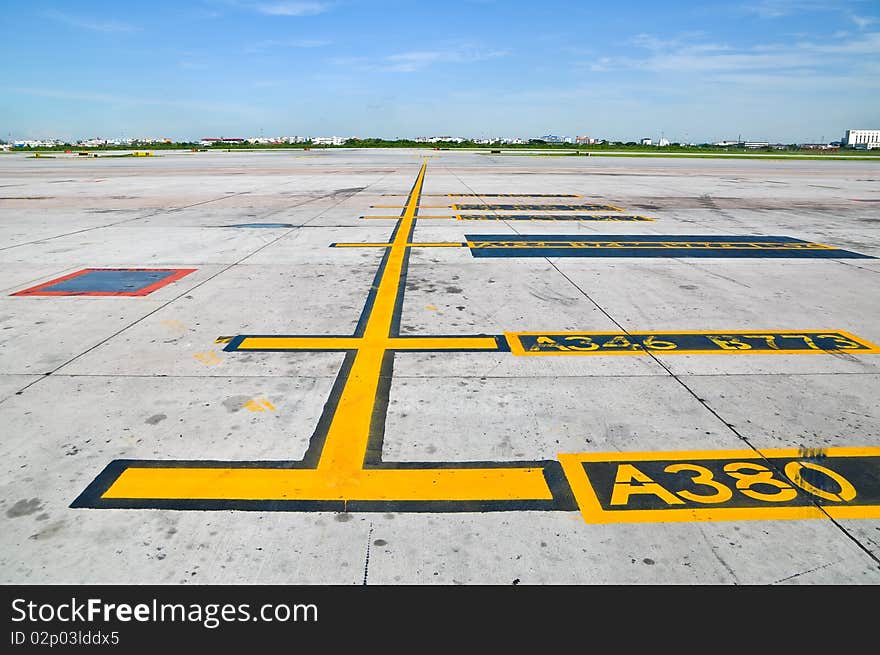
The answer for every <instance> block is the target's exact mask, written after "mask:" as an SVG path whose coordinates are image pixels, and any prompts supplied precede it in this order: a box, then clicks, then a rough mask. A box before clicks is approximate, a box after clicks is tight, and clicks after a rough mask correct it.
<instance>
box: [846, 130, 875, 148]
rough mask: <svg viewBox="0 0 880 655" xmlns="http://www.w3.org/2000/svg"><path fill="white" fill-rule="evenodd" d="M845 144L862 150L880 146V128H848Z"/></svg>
mask: <svg viewBox="0 0 880 655" xmlns="http://www.w3.org/2000/svg"><path fill="white" fill-rule="evenodd" d="M843 145H844V146H846V147H847V148H858V149H860V150H873V149H874V148H880V130H847V131H846V134H845V135H844V137H843Z"/></svg>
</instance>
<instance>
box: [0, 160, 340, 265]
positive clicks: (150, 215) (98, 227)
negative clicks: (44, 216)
mask: <svg viewBox="0 0 880 655" xmlns="http://www.w3.org/2000/svg"><path fill="white" fill-rule="evenodd" d="M310 177H317V176H315V175H312V176H310ZM294 181H296V180H291V181H289V182H284V183H282V184H292V183H293V182H294ZM249 193H251V191H239V192H236V193H230V194H224V195H222V196H220V197H219V198H211V199H210V200H203V201H200V202H195V203H192V204H190V205H184V206H182V207H172V208H170V209H163V208H160V209H156V210H154V211H152V212H150V213H148V214H146V215H144V216H134V217H132V218H127V219H125V220H121V221H115V222H113V223H107V224H105V225H95V226H93V227H87V228H84V229H82V230H74V231H73V232H66V233H64V234H56V235H55V236H51V237H46V238H45V239H36V240H34V241H25V242H23V243H16V244H13V245H11V246H4V247H2V248H0V251H3V250H10V249H12V248H18V247H20V246H30V245H34V244H36V243H43V242H44V241H52V240H53V239H60V238H62V237H69V236H73V235H74V234H82V233H83V232H91V231H92V230H101V229H104V228H108V227H115V226H117V225H123V224H124V223H131V222H132V221H140V220H143V219H145V218H153V217H154V216H159V215H160V214H169V213H171V212H176V211H182V210H184V209H190V208H192V207H198V206H199V205H206V204H208V203H211V202H217V201H218V200H225V199H226V198H235V197H236V196H241V195H246V194H249ZM329 195H332V194H329ZM322 197H327V196H326V195H325V196H322ZM307 202H311V201H307ZM301 204H306V203H301ZM299 206H300V205H294V207H299Z"/></svg>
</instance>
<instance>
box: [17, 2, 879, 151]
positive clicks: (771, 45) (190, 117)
mask: <svg viewBox="0 0 880 655" xmlns="http://www.w3.org/2000/svg"><path fill="white" fill-rule="evenodd" d="M2 18H3V21H2V24H3V26H4V30H3V36H2V38H0V61H2V62H3V64H2V69H0V71H2V77H0V138H3V139H9V138H10V136H11V137H12V138H49V137H58V138H79V137H104V138H114V137H137V136H153V137H168V138H172V139H197V138H201V137H207V136H226V137H231V136H241V137H247V136H259V135H260V134H263V135H264V136H276V135H306V136H332V135H339V136H364V137H366V136H377V137H384V138H395V137H416V136H422V135H424V136H430V135H460V136H470V137H480V136H487V137H488V136H522V137H534V136H540V135H543V134H548V133H552V134H559V135H567V136H575V135H589V136H595V137H600V138H607V139H614V140H636V139H639V138H641V137H648V136H650V137H654V138H657V137H659V136H661V134H662V135H664V136H666V137H667V138H669V139H671V140H673V141H679V140H681V141H691V142H697V143H700V142H707V141H716V140H720V139H730V138H733V139H735V138H738V137H740V136H741V137H742V138H743V139H748V140H754V141H759V140H761V141H764V140H766V141H774V142H775V141H780V142H785V143H789V142H814V141H819V140H820V139H822V140H825V141H829V140H835V139H838V138H841V137H842V136H843V132H844V130H846V129H848V128H867V129H878V128H880V1H878V0H838V1H829V0H730V1H726V2H714V1H713V0H705V1H700V2H688V1H681V2H678V1H676V2H671V1H670V2H656V1H633V2H628V1H626V0H620V1H618V2H592V1H579V2H576V1H568V2H563V1H559V0H540V1H533V2H526V1H519V0H442V1H441V0H436V1H403V0H303V1H288V0H193V1H191V2H185V1H183V0H180V1H170V0H151V2H137V3H135V2H118V1H117V2H106V1H100V0H83V1H79V0H67V1H65V2H61V1H52V0H3V11H2Z"/></svg>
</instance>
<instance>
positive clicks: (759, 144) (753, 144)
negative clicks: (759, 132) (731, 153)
mask: <svg viewBox="0 0 880 655" xmlns="http://www.w3.org/2000/svg"><path fill="white" fill-rule="evenodd" d="M736 145H738V146H739V147H740V148H749V149H750V150H754V149H757V148H769V147H770V142H769V141H740V142H739V143H737V144H736Z"/></svg>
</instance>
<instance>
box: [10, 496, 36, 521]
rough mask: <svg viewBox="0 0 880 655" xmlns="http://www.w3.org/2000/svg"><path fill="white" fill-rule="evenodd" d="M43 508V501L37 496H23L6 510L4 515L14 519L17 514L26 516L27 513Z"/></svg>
mask: <svg viewBox="0 0 880 655" xmlns="http://www.w3.org/2000/svg"><path fill="white" fill-rule="evenodd" d="M41 509H43V501H41V500H40V499H39V498H31V499H30V500H28V499H27V498H24V499H22V500H19V501H18V502H17V503H15V505H13V506H12V507H10V508H9V509H8V510H6V516H8V517H9V518H11V519H16V518H18V517H19V516H27V515H29V514H34V513H36V512H39V511H40V510H41Z"/></svg>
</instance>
